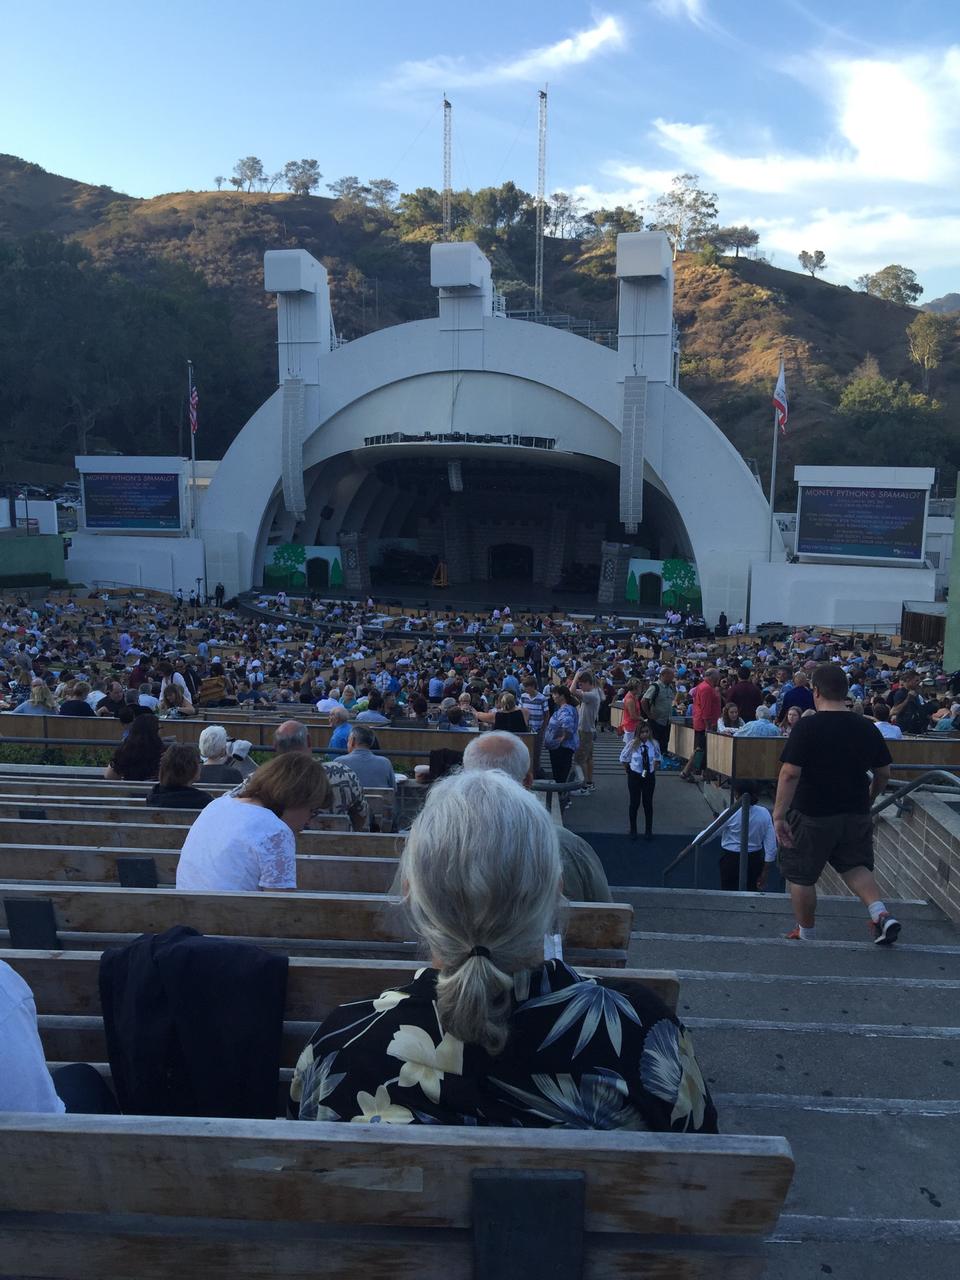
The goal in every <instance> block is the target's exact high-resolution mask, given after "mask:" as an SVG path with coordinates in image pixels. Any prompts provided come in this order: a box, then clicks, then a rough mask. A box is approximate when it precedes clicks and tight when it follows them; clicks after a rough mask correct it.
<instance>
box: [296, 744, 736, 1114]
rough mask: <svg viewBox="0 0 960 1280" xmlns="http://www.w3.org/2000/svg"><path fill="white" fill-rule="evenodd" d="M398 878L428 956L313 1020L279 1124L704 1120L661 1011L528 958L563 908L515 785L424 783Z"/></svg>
mask: <svg viewBox="0 0 960 1280" xmlns="http://www.w3.org/2000/svg"><path fill="white" fill-rule="evenodd" d="M401 874H402V881H403V885H404V896H405V902H406V907H407V910H408V911H409V914H410V918H411V920H412V923H413V926H414V928H415V929H416V931H417V933H418V934H419V936H420V937H421V939H422V940H423V943H424V945H425V948H426V950H427V951H428V953H429V956H430V967H429V968H427V969H424V970H422V971H421V972H420V973H419V974H418V975H417V977H416V978H415V979H414V981H413V982H411V983H410V984H409V985H408V986H405V987H401V988H400V989H399V990H395V991H385V992H384V993H383V994H382V995H380V996H378V997H377V998H376V999H374V1000H365V1001H359V1002H357V1003H354V1004H349V1005H344V1006H341V1007H340V1008H339V1009H336V1010H334V1011H333V1013H331V1014H330V1016H329V1017H328V1018H327V1019H326V1021H325V1022H324V1023H323V1024H322V1025H321V1026H320V1027H318V1028H317V1030H316V1032H315V1033H314V1035H313V1037H312V1039H311V1041H310V1043H309V1044H308V1045H307V1047H306V1049H305V1050H304V1051H303V1053H302V1054H301V1056H300V1061H299V1062H298V1064H297V1069H296V1072H295V1073H294V1080H293V1084H292V1086H291V1089H290V1114H291V1116H292V1117H294V1118H299V1119H301V1120H350V1121H353V1122H356V1123H363V1122H367V1123H385V1124H416V1123H422V1124H437V1123H439V1124H466V1125H503V1126H516V1125H523V1126H528V1127H537V1128H549V1127H562V1128H577V1129H617V1128H630V1129H652V1130H670V1129H673V1130H677V1131H700V1132H715V1131H716V1127H717V1119H716V1111H715V1109H714V1107H713V1103H712V1101H711V1100H710V1096H709V1094H708V1092H707V1089H706V1086H705V1084H704V1081H703V1076H702V1075H701V1073H700V1068H699V1067H698V1066H697V1062H696V1058H695V1057H694V1054H693V1046H692V1044H691V1042H690V1037H689V1035H688V1034H687V1033H686V1031H685V1030H684V1028H683V1027H682V1026H681V1024H680V1023H679V1022H677V1020H676V1018H674V1017H673V1015H672V1014H671V1013H670V1012H669V1010H668V1009H667V1008H666V1006H665V1005H663V1004H662V1003H661V1001H660V1000H659V999H657V997H656V996H654V995H653V994H652V993H649V992H646V991H641V993H640V994H638V995H636V996H631V997H630V998H628V997H627V996H625V995H622V994H621V993H620V992H617V991H613V990H612V989H610V988H607V987H604V986H602V985H600V984H599V983H598V982H596V981H595V980H593V979H588V978H583V977H581V976H580V975H579V974H578V973H575V972H574V971H573V970H572V969H570V968H569V967H568V966H567V965H565V964H564V963H563V961H562V960H559V959H547V960H545V959H544V944H545V939H550V940H552V938H553V935H554V934H555V933H556V930H557V928H558V921H559V920H561V919H562V907H563V899H562V886H561V866H560V857H559V852H558V847H557V836H556V829H555V827H554V824H553V822H552V820H551V818H550V816H549V814H548V813H547V810H546V809H545V808H544V806H543V805H542V804H541V803H540V802H539V801H538V800H537V799H536V798H535V797H534V796H533V795H532V794H531V793H530V792H528V791H525V790H524V788H523V787H522V786H521V785H520V784H519V783H517V782H515V781H514V780H513V779H512V778H510V777H508V775H507V774H505V773H503V772H501V771H500V770H498V769H493V770H482V771H475V772H474V771H468V772H465V773H459V774H454V775H453V776H451V777H448V778H445V779H443V780H442V781H440V782H438V783H435V784H434V786H433V787H431V789H430V792H429V794H428V797H427V801H426V804H425V805H424V807H423V810H422V812H421V814H420V816H419V817H418V818H417V820H416V822H415V823H414V825H413V828H412V830H411V832H410V835H409V836H408V838H407V843H406V847H405V849H404V853H403V858H402V861H401ZM548 949H549V950H550V954H551V955H552V954H553V949H552V945H551V946H549V948H548Z"/></svg>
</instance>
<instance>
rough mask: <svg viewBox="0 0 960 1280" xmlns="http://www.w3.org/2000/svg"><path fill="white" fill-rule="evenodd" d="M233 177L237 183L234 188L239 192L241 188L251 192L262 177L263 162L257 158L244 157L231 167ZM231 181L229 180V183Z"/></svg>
mask: <svg viewBox="0 0 960 1280" xmlns="http://www.w3.org/2000/svg"><path fill="white" fill-rule="evenodd" d="M233 172H234V175H235V176H236V177H237V178H238V179H239V182H236V183H234V186H235V187H236V188H237V190H238V191H239V190H240V188H241V187H246V189H247V190H248V191H252V190H253V188H254V185H255V184H256V183H257V182H259V181H260V180H261V179H262V178H263V176H264V173H263V161H262V160H261V159H260V158H259V157H258V156H244V157H243V159H242V160H238V161H237V163H236V164H235V165H234V166H233ZM232 181H233V179H231V182H232Z"/></svg>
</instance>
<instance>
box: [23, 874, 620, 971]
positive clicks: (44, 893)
mask: <svg viewBox="0 0 960 1280" xmlns="http://www.w3.org/2000/svg"><path fill="white" fill-rule="evenodd" d="M24 900H31V901H33V902H37V901H39V902H41V903H47V902H49V903H50V904H51V906H52V909H53V917H54V923H55V927H56V930H57V934H58V936H59V939H60V942H61V944H63V943H65V942H69V943H70V944H71V945H73V946H81V947H82V948H83V949H85V950H88V949H89V948H90V946H91V945H95V944H94V943H93V942H92V941H91V939H97V940H102V939H105V938H109V939H111V940H113V939H115V938H117V937H127V936H133V935H136V934H140V933H163V932H164V931H165V930H166V929H169V928H172V926H173V925H177V924H185V925H190V926H192V927H193V928H194V929H197V930H199V932H200V933H206V934H210V935H211V936H219V937H228V938H229V937H232V938H245V939H252V940H254V941H262V942H263V945H270V946H275V947H278V948H282V949H284V950H289V951H294V952H303V951H304V950H306V951H319V950H320V949H324V950H327V949H332V950H335V951H337V952H338V953H340V954H343V953H344V949H345V947H350V948H352V950H350V951H349V954H352V955H359V954H362V953H364V952H369V951H370V950H371V949H377V950H378V951H379V952H382V953H385V954H388V955H397V954H401V955H410V954H412V953H413V949H414V948H415V946H416V945H417V944H416V943H415V941H414V938H413V935H412V934H411V932H410V927H409V924H408V923H407V920H406V916H405V912H404V910H403V908H402V905H401V904H400V902H399V900H397V899H393V898H388V897H385V896H383V895H380V894H362V893H327V894H323V893H310V892H303V891H297V892H295V893H190V892H186V891H184V890H180V889H121V888H115V887H113V886H104V887H100V886H95V887H91V886H84V885H70V886H65V885H59V884H45V885H42V886H39V885H29V884H27V885H24V884H18V883H16V882H12V881H4V882H0V924H2V928H3V929H5V930H6V929H7V928H8V925H7V906H8V903H10V902H22V901H24ZM43 909H44V910H46V908H43ZM632 922H633V908H632V907H631V906H629V905H628V904H626V903H616V902H614V903H607V902H590V903H572V904H571V905H570V908H569V910H568V912H567V919H566V927H565V945H566V948H567V950H568V952H569V958H570V959H571V960H572V961H574V962H575V963H579V964H583V963H586V964H600V965H604V966H615V967H617V968H622V967H623V966H624V965H625V964H626V953H627V948H628V946H629V943H630V929H631V925H632ZM87 935H89V936H87ZM44 945H45V946H49V945H50V944H49V943H46V944H44Z"/></svg>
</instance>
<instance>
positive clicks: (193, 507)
mask: <svg viewBox="0 0 960 1280" xmlns="http://www.w3.org/2000/svg"><path fill="white" fill-rule="evenodd" d="M192 404H193V361H192V360H188V361H187V412H188V414H189V412H190V408H191V406H192ZM190 536H191V537H192V538H195V537H196V536H197V433H196V431H194V429H193V420H192V418H191V420H190Z"/></svg>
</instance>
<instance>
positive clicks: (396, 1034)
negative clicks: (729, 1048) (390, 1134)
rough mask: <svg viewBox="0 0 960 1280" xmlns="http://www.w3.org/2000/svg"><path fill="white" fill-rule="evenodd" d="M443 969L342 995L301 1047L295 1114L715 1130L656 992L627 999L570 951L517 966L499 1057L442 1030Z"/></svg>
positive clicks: (673, 1022) (678, 1028)
mask: <svg viewBox="0 0 960 1280" xmlns="http://www.w3.org/2000/svg"><path fill="white" fill-rule="evenodd" d="M436 979H437V974H436V971H435V970H433V969H422V970H421V971H420V972H419V973H418V974H417V976H416V978H415V979H414V981H413V982H411V983H410V984H409V985H408V986H406V987H401V988H399V989H398V990H396V991H385V992H384V993H383V995H381V996H379V997H378V998H377V999H375V1000H361V1001H358V1002H356V1003H354V1004H346V1005H341V1006H340V1008H339V1009H335V1010H334V1011H333V1013H331V1014H330V1016H329V1017H328V1018H327V1020H326V1021H325V1022H324V1023H323V1024H322V1026H320V1027H318V1028H317V1030H316V1032H315V1033H314V1035H313V1038H312V1039H311V1041H310V1043H309V1044H308V1045H307V1047H306V1048H305V1049H304V1051H303V1053H302V1054H301V1055H300V1060H299V1062H298V1063H297V1069H296V1071H295V1073H294V1078H293V1083H292V1084H291V1087H290V1100H289V1114H290V1116H291V1117H292V1118H294V1119H300V1120H349V1121H354V1122H355V1123H367V1124H378V1123H379V1124H445V1125H498V1126H521V1127H524V1128H559V1129H649V1130H654V1131H669V1130H673V1131H674V1132H677V1133H684V1132H689V1133H716V1132H717V1112H716V1108H715V1107H714V1105H713V1102H712V1100H711V1098H710V1095H709V1092H708V1091H707V1087H706V1085H705V1084H704V1080H703V1076H702V1074H701V1072H700V1068H699V1066H698V1065H697V1061H696V1058H695V1057H694V1052H693V1044H692V1043H691V1039H690V1036H689V1035H688V1034H687V1032H686V1031H685V1029H684V1027H683V1026H682V1024H681V1023H679V1022H678V1021H677V1019H676V1018H675V1017H674V1016H673V1015H672V1014H671V1013H670V1011H669V1010H668V1009H667V1007H666V1005H664V1004H663V1002H662V1001H661V1000H659V999H658V998H657V997H656V996H655V995H653V993H652V992H649V991H646V990H644V989H641V990H639V991H638V992H637V993H636V994H635V995H633V996H632V997H631V998H629V999H628V998H627V997H626V996H625V995H622V994H621V993H620V992H618V991H614V990H612V989H611V988H609V987H604V986H602V985H601V984H599V983H598V982H596V981H595V980H594V979H592V978H584V977H581V975H580V974H578V973H575V972H574V971H573V970H572V969H570V968H568V967H567V965H565V964H564V963H563V962H562V961H559V960H550V961H548V962H547V963H546V964H544V965H543V966H542V968H540V969H534V970H529V971H524V972H522V973H518V974H516V975H515V978H514V1009H513V1014H512V1017H511V1025H510V1037H509V1039H508V1041H507V1046H506V1048H505V1049H504V1051H503V1053H501V1054H499V1055H498V1056H497V1057H491V1056H490V1054H488V1053H487V1052H486V1051H485V1050H484V1049H482V1048H480V1047H479V1046H478V1045H471V1044H464V1043H463V1042H462V1041H461V1040H458V1039H456V1037H454V1036H452V1035H450V1034H449V1033H448V1032H445V1031H444V1029H443V1027H442V1026H441V1024H440V1019H439V1017H438V1015H437V1007H436V1003H435V995H436Z"/></svg>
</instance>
